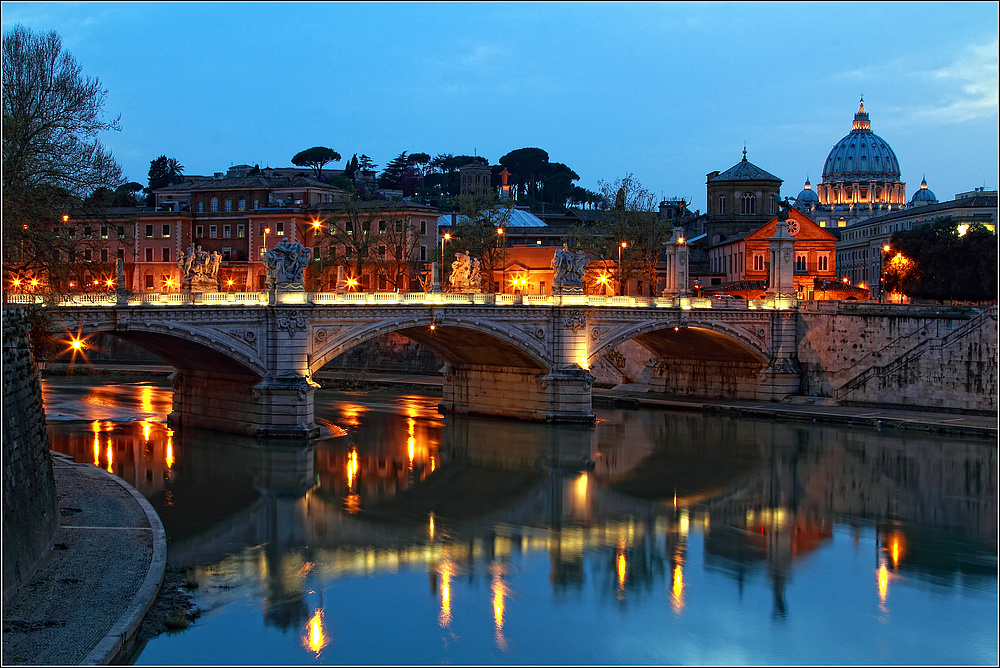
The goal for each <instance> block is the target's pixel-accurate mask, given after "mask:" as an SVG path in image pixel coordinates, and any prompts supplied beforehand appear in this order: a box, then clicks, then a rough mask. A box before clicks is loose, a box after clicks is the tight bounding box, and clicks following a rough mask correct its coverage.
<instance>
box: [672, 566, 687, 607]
mask: <svg viewBox="0 0 1000 668" xmlns="http://www.w3.org/2000/svg"><path fill="white" fill-rule="evenodd" d="M670 605H671V607H673V609H674V612H675V613H680V611H681V610H683V609H684V567H683V563H682V562H680V561H678V562H677V563H676V564H674V573H673V577H672V578H671V585H670Z"/></svg>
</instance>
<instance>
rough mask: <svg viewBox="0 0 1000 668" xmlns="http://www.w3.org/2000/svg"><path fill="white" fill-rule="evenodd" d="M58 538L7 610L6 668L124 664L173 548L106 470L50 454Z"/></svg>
mask: <svg viewBox="0 0 1000 668" xmlns="http://www.w3.org/2000/svg"><path fill="white" fill-rule="evenodd" d="M52 458H53V466H52V468H53V473H54V475H55V484H56V491H57V494H58V499H59V531H58V534H57V536H56V539H55V543H54V545H53V548H52V551H51V553H50V554H49V556H48V557H47V558H46V559H45V561H44V562H43V563H42V564H41V566H40V567H39V568H38V570H37V571H36V572H35V574H34V576H33V577H32V578H31V579H30V580H29V581H28V582H27V583H26V584H25V585H24V586H23V587H21V589H19V590H18V592H17V593H16V594H14V595H13V596H12V597H11V599H10V600H9V601H8V602H7V603H6V604H5V605H4V609H3V665H5V666H6V665H16V664H24V665H26V664H32V665H96V664H107V663H111V662H113V661H116V660H119V659H120V658H121V657H123V656H124V655H125V654H126V652H127V651H128V650H129V648H130V647H131V645H132V643H133V642H134V640H135V639H136V637H137V635H138V632H139V627H140V625H141V624H142V622H143V620H144V619H145V618H146V616H147V612H148V611H149V610H150V608H151V607H152V606H153V603H154V601H155V600H156V599H157V594H158V592H159V590H160V584H161V582H162V581H163V575H164V571H165V568H166V556H167V541H166V534H165V533H164V530H163V525H162V523H161V522H160V518H159V517H158V516H157V514H156V511H154V510H153V507H152V506H151V505H150V504H149V502H148V501H146V499H145V498H143V496H142V495H141V494H140V493H139V492H138V491H136V490H135V489H134V488H133V487H132V486H130V485H129V484H127V483H126V482H125V481H123V480H121V479H120V478H119V477H118V476H116V475H113V474H111V473H109V472H107V471H105V470H103V469H100V468H97V467H95V466H92V465H91V464H87V463H77V462H74V461H73V460H72V459H71V458H70V457H67V456H65V455H61V454H58V453H53V455H52Z"/></svg>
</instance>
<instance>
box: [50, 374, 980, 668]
mask: <svg viewBox="0 0 1000 668" xmlns="http://www.w3.org/2000/svg"><path fill="white" fill-rule="evenodd" d="M43 395H44V399H45V404H46V411H47V414H48V417H49V432H50V435H51V438H52V445H53V448H54V449H55V450H58V451H61V452H64V453H67V454H71V455H73V456H74V457H75V458H76V460H77V461H85V462H90V463H92V464H93V465H95V466H100V467H102V468H106V469H108V470H109V471H112V472H113V473H115V474H117V475H119V476H121V477H122V478H124V479H125V480H127V481H128V482H129V483H130V484H132V485H133V486H135V487H136V488H137V489H139V490H140V491H141V492H142V493H143V494H144V495H145V496H146V497H147V498H148V499H149V500H150V502H151V503H152V504H153V507H154V508H156V510H157V512H158V513H159V514H160V517H161V519H162V520H163V523H164V526H165V528H166V532H167V539H168V562H169V563H170V564H171V565H172V566H174V567H178V568H187V569H188V570H187V574H186V577H187V580H188V583H189V585H191V586H192V587H194V586H195V585H196V588H192V589H191V593H192V594H193V596H194V599H195V602H196V604H197V605H198V606H199V607H200V609H201V610H202V611H203V614H202V616H201V617H200V618H199V619H197V620H196V621H195V622H194V623H193V624H192V625H191V626H190V627H189V628H187V629H186V630H183V631H179V632H174V633H169V634H165V635H161V636H159V637H157V638H154V639H153V640H151V641H149V642H148V643H147V644H146V645H145V647H144V648H143V649H142V652H141V653H140V654H139V656H138V657H137V659H136V663H137V664H141V665H191V664H196V665H213V664H214V665H218V664H226V665H261V664H272V665H273V664H280V665H302V664H305V665H308V664H346V665H359V664H383V665H384V664H442V663H445V664H448V663H451V664H550V665H551V664H601V665H603V664H678V663H680V664H772V665H773V664H782V665H790V664H859V665H868V664H925V665H926V664H987V665H995V664H996V661H997V651H998V649H997V622H998V615H997V612H998V598H997V444H996V443H994V442H992V441H988V440H979V439H959V438H948V437H941V436H936V435H928V434H921V433H914V432H893V431H885V432H879V431H875V430H872V429H862V428H853V427H835V426H817V425H815V424H804V423H781V422H770V421H765V420H747V419H733V418H728V417H720V416H705V415H701V414H693V413H681V412H669V411H660V410H648V409H643V410H623V409H610V408H607V409H605V408H598V409H597V410H596V412H597V415H598V421H597V424H596V425H595V426H594V427H581V426H553V425H544V424H527V423H519V422H513V421H501V420H490V419H472V418H461V417H450V416H449V417H442V416H441V415H439V414H438V412H437V409H436V407H437V403H438V401H439V398H438V397H437V396H434V394H433V393H430V392H428V393H421V392H414V391H409V390H407V391H389V390H375V391H371V392H338V391H332V390H320V391H318V392H317V394H316V415H317V419H318V421H320V422H322V423H323V425H324V429H325V438H323V439H322V440H320V441H319V442H316V443H314V444H308V443H284V444H277V445H274V444H271V445H262V444H260V443H258V442H255V441H254V440H252V439H245V438H238V437H234V436H228V435H223V434H217V433H212V432H194V431H191V432H187V431H183V430H182V431H175V430H172V429H170V428H168V425H167V424H166V414H167V413H168V412H169V410H170V389H169V385H168V384H167V381H165V380H163V379H155V378H150V379H143V380H129V381H124V382H123V381H122V380H121V379H115V380H106V379H99V378H98V379H95V378H86V379H79V378H48V379H46V380H45V381H43Z"/></svg>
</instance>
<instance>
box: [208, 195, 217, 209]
mask: <svg viewBox="0 0 1000 668" xmlns="http://www.w3.org/2000/svg"><path fill="white" fill-rule="evenodd" d="M208 209H209V211H212V212H213V213H214V212H216V211H218V210H219V198H218V197H213V198H212V199H211V201H210V202H209V206H208Z"/></svg>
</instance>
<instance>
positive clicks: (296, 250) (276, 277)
mask: <svg viewBox="0 0 1000 668" xmlns="http://www.w3.org/2000/svg"><path fill="white" fill-rule="evenodd" d="M311 255H312V248H308V247H306V246H303V245H302V244H300V243H299V242H298V241H291V240H290V239H288V238H287V237H286V238H285V239H283V240H282V241H281V243H279V244H277V245H276V246H275V247H274V248H272V249H271V250H269V251H267V252H266V253H264V266H265V267H266V268H267V285H268V286H276V287H277V288H279V289H280V290H283V291H293V292H301V291H303V290H305V285H304V283H303V281H302V270H303V269H305V268H306V265H308V264H309V258H310V256H311Z"/></svg>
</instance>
